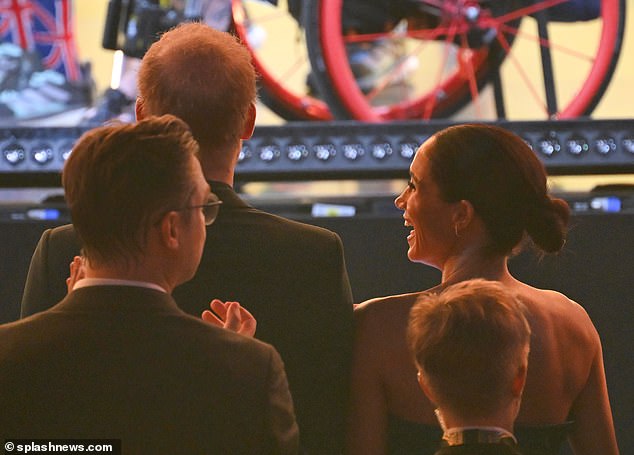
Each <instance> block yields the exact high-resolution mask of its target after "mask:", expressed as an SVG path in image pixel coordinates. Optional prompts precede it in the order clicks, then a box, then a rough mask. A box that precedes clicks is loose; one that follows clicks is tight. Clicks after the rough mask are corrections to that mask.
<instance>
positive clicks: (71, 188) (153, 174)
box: [62, 115, 198, 264]
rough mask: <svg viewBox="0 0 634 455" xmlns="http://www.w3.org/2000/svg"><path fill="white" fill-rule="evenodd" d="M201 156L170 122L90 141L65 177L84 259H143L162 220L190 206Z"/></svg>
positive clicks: (181, 126) (95, 133)
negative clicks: (195, 159)
mask: <svg viewBox="0 0 634 455" xmlns="http://www.w3.org/2000/svg"><path fill="white" fill-rule="evenodd" d="M197 153H198V144H197V143H196V141H195V140H194V139H193V138H192V135H191V133H190V132H189V128H188V127H187V125H186V124H185V123H184V122H183V121H182V120H179V119H178V118H176V117H174V116H171V115H165V116H162V117H149V118H148V119H146V120H143V121H140V122H137V123H134V124H121V125H109V126H103V127H100V128H96V129H94V130H91V131H88V132H87V133H85V134H84V135H83V136H82V137H81V138H80V139H79V141H78V142H77V144H76V145H75V147H74V148H73V151H72V153H71V155H70V157H69V158H68V160H67V161H66V164H65V166H64V171H63V174H62V184H63V186H64V190H65V196H66V202H67V204H68V206H69V208H70V212H71V217H72V221H73V225H74V226H75V229H76V230H77V233H78V235H79V237H80V238H81V240H82V243H83V245H84V250H83V254H84V255H85V256H86V257H87V258H88V259H89V260H90V261H92V262H95V263H102V264H103V263H110V264H112V263H118V262H120V261H121V260H122V259H123V260H129V259H131V258H134V257H135V255H137V254H138V253H140V252H142V251H143V247H144V245H145V239H146V233H147V229H148V227H149V226H150V224H151V223H153V222H156V221H157V217H158V216H159V215H160V212H161V211H167V210H170V209H172V208H175V207H180V206H183V205H184V204H186V202H187V199H188V198H189V196H190V194H191V192H192V191H193V189H194V188H193V184H192V177H191V160H192V156H195V154H197Z"/></svg>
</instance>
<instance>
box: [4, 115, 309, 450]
mask: <svg viewBox="0 0 634 455" xmlns="http://www.w3.org/2000/svg"><path fill="white" fill-rule="evenodd" d="M197 152H198V145H197V143H196V141H195V140H194V139H193V137H192V136H191V134H190V133H189V129H188V127H187V125H186V124H185V123H184V122H183V121H181V120H179V119H178V118H176V117H173V116H170V115H166V116H162V117H150V118H148V119H147V120H143V121H141V122H138V123H136V124H127V125H119V126H106V127H102V128H98V129H96V130H93V131H91V132H88V133H86V134H85V135H84V136H83V137H82V138H81V139H80V141H79V143H78V144H77V145H76V147H75V148H74V150H73V153H72V155H71V157H70V158H69V159H68V161H67V163H66V165H65V167H64V172H63V176H62V181H63V185H64V189H65V192H66V198H67V202H68V205H69V207H70V211H71V216H72V220H73V225H74V227H75V230H76V232H77V234H78V235H79V237H80V238H81V239H82V242H83V256H84V273H85V277H84V278H83V279H82V280H80V281H78V282H77V283H76V284H75V288H74V290H73V291H72V292H70V293H69V294H68V295H67V296H66V297H65V298H64V299H63V300H62V301H61V302H60V303H59V304H57V305H56V306H54V307H53V308H51V309H50V310H47V311H44V312H42V313H39V314H37V315H34V316H32V317H30V318H27V319H22V320H20V321H16V322H13V323H10V324H6V325H4V326H0V371H1V373H0V408H1V409H2V412H1V413H0V439H5V438H7V439H9V438H16V439H17V438H58V439H80V438H111V439H116V440H120V442H121V452H120V453H137V454H158V453H174V454H176V453H187V454H213V453H217V454H229V453H235V454H238V453H244V454H246V453H249V454H273V453H275V454H295V453H297V450H298V446H299V441H298V431H297V425H296V423H295V417H294V413H293V405H292V400H291V396H290V393H289V390H288V385H287V382H286V376H285V374H284V368H283V364H282V361H281V359H280V357H279V355H278V353H277V352H276V351H275V349H273V348H272V347H271V346H270V345H267V344H265V343H262V342H260V341H257V340H254V339H252V338H250V337H245V336H242V335H238V334H235V333H233V332H231V331H229V330H224V329H222V328H218V327H215V326H212V325H210V324H207V323H206V322H204V321H201V320H200V318H195V317H192V316H190V315H187V314H186V313H184V312H183V311H182V310H180V309H179V308H178V307H177V306H176V302H175V301H174V300H173V299H172V297H171V296H170V294H171V292H172V290H173V289H174V287H176V286H178V285H179V284H181V283H183V282H185V281H187V280H189V279H190V278H191V277H192V276H193V275H194V273H195V272H196V268H197V266H198V263H199V261H200V258H201V256H202V251H203V247H204V243H205V237H206V229H205V224H211V223H213V221H214V219H215V217H216V215H217V214H218V208H219V206H220V202H219V201H218V199H217V198H216V197H215V196H214V195H213V193H211V191H210V188H209V185H208V183H207V182H206V180H205V178H204V176H203V173H202V170H201V167H200V162H199V161H198V160H197V159H196V157H195V155H196V153H197Z"/></svg>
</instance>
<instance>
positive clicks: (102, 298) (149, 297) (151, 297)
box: [51, 286, 184, 314]
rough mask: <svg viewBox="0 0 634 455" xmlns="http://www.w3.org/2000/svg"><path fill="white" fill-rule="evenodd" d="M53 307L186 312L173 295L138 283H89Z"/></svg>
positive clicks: (80, 310) (87, 310) (79, 310)
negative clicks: (177, 303) (98, 284)
mask: <svg viewBox="0 0 634 455" xmlns="http://www.w3.org/2000/svg"><path fill="white" fill-rule="evenodd" d="M51 311H61V312H68V313H110V314H112V313H126V314H129V313H145V314H150V313H153V314H156V313H165V314H184V313H183V311H182V310H181V309H180V308H178V306H177V305H176V302H175V301H174V299H173V298H172V296H171V295H169V294H166V293H164V292H160V291H156V290H154V289H148V288H142V287H137V286H89V287H85V288H79V289H76V290H74V291H72V292H71V293H69V294H68V295H67V296H66V297H65V298H64V299H63V300H62V301H61V302H60V303H58V304H57V305H55V306H54V307H53V308H51Z"/></svg>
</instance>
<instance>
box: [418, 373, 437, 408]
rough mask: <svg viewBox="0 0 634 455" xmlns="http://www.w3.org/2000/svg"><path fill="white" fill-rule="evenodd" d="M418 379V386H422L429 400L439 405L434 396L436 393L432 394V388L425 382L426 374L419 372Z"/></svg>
mask: <svg viewBox="0 0 634 455" xmlns="http://www.w3.org/2000/svg"><path fill="white" fill-rule="evenodd" d="M416 379H418V385H419V386H420V388H421V390H422V391H423V393H424V394H425V396H426V397H427V398H428V399H429V401H431V402H432V403H434V404H436V403H438V402H437V401H436V397H435V396H434V393H433V392H432V390H431V388H430V387H429V385H428V384H427V382H426V381H425V373H423V371H422V370H418V373H417V374H416Z"/></svg>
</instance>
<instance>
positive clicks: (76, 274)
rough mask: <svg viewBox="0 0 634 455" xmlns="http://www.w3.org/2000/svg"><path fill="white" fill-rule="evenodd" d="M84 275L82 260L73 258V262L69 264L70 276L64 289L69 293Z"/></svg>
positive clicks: (78, 257) (76, 257)
mask: <svg viewBox="0 0 634 455" xmlns="http://www.w3.org/2000/svg"><path fill="white" fill-rule="evenodd" d="M85 275H86V273H85V270H84V258H82V257H81V256H75V257H74V258H73V262H71V263H70V276H69V277H68V278H66V289H68V292H69V293H70V292H71V291H72V290H73V288H74V287H75V283H77V282H78V281H79V280H81V279H82V278H84V277H85Z"/></svg>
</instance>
